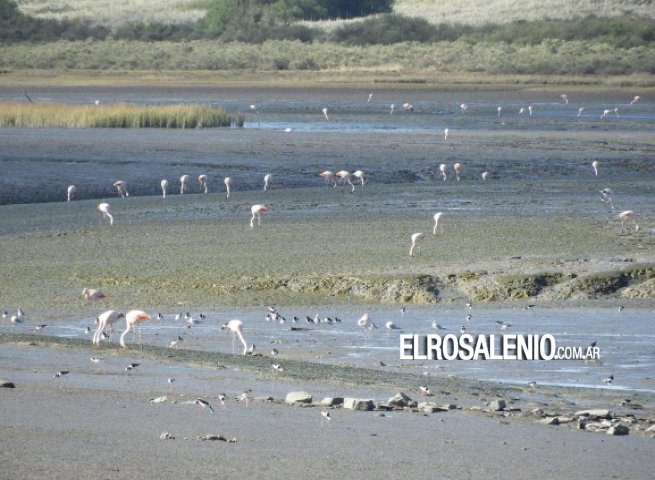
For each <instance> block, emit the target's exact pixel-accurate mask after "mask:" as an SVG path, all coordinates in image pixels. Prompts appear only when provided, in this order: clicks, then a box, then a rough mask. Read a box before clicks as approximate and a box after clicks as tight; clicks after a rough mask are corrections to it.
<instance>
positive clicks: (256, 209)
mask: <svg viewBox="0 0 655 480" xmlns="http://www.w3.org/2000/svg"><path fill="white" fill-rule="evenodd" d="M250 212H251V213H252V218H251V219H250V228H255V217H257V225H260V226H261V224H262V213H263V212H268V207H267V206H266V205H261V204H257V205H253V206H252V207H250Z"/></svg>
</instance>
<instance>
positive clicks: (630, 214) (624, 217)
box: [619, 210, 639, 233]
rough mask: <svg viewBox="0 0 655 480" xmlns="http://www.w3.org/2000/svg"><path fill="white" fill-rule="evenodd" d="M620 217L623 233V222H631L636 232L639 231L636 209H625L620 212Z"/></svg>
mask: <svg viewBox="0 0 655 480" xmlns="http://www.w3.org/2000/svg"><path fill="white" fill-rule="evenodd" d="M619 218H620V219H621V233H623V224H624V223H625V222H631V223H632V224H633V225H634V226H635V232H638V231H639V225H637V222H636V221H635V218H636V215H635V212H634V210H625V211H623V212H621V213H619Z"/></svg>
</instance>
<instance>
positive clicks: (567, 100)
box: [559, 93, 569, 104]
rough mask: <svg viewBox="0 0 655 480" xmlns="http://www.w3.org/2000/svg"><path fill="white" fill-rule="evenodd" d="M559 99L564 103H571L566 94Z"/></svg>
mask: <svg viewBox="0 0 655 480" xmlns="http://www.w3.org/2000/svg"><path fill="white" fill-rule="evenodd" d="M559 98H561V99H562V101H563V102H564V103H566V104H568V103H569V97H568V96H567V95H566V94H565V93H563V94H561V95H560V96H559Z"/></svg>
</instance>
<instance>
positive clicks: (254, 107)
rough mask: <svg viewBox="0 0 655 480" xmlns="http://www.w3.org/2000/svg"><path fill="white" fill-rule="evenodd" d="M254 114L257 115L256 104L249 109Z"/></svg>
mask: <svg viewBox="0 0 655 480" xmlns="http://www.w3.org/2000/svg"><path fill="white" fill-rule="evenodd" d="M248 108H249V109H250V111H251V112H252V113H257V105H255V104H254V103H253V104H252V105H250V107H248Z"/></svg>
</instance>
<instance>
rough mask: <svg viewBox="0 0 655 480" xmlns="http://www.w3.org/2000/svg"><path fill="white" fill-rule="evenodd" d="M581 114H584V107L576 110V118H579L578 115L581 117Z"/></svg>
mask: <svg viewBox="0 0 655 480" xmlns="http://www.w3.org/2000/svg"><path fill="white" fill-rule="evenodd" d="M582 112H584V107H580V108H578V118H580V115H582Z"/></svg>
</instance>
